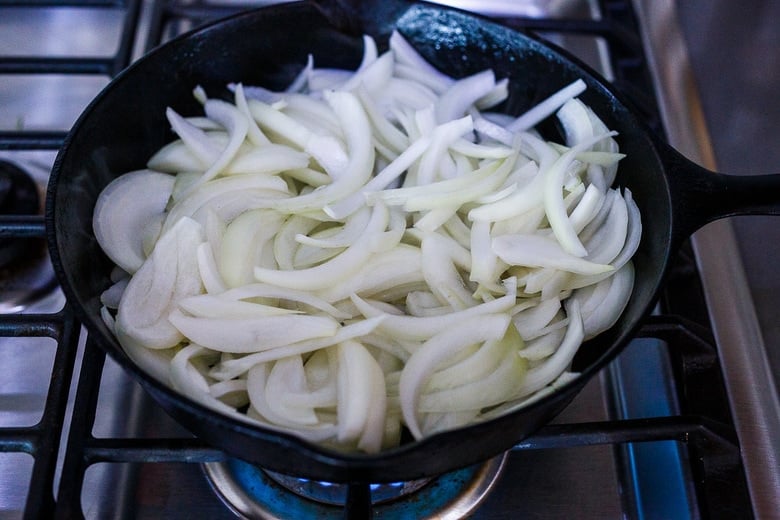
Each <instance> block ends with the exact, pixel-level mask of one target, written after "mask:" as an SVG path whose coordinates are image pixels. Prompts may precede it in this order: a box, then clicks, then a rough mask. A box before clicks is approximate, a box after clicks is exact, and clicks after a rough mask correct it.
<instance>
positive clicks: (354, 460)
mask: <svg viewBox="0 0 780 520" xmlns="http://www.w3.org/2000/svg"><path fill="white" fill-rule="evenodd" d="M300 5H306V4H305V3H302V2H293V3H290V4H279V5H275V6H271V7H259V8H257V9H252V10H248V11H244V12H240V13H237V14H234V15H231V16H229V17H226V18H221V19H219V20H214V21H212V22H209V23H207V24H205V25H203V26H201V27H199V28H196V29H194V30H191V31H189V32H187V33H184V34H181V35H179V36H177V37H175V38H173V39H171V40H169V41H168V42H166V43H164V44H162V45H161V46H159V47H157V48H155V49H154V50H152V51H151V52H150V53H148V54H147V55H145V56H143V57H141V58H139V59H138V60H136V61H135V62H134V63H133V64H131V65H130V66H129V67H127V68H126V69H124V70H123V71H121V72H120V73H119V74H117V76H116V77H115V78H113V79H112V80H111V81H110V82H109V84H108V85H107V86H106V87H105V88H104V89H103V90H102V91H101V92H100V93H99V94H98V95H97V96H96V97H95V99H93V101H92V102H90V104H89V105H88V106H87V107H86V108H85V110H84V111H83V112H82V114H81V115H80V116H79V118H78V119H77V121H76V123H75V124H74V125H73V127H72V129H71V130H70V131H69V132H68V134H67V136H66V138H65V141H64V142H63V146H62V147H61V149H60V151H59V153H58V154H57V158H56V160H55V163H54V167H53V169H52V175H51V178H50V181H49V186H48V188H47V194H46V209H45V222H46V235H47V241H48V244H49V251H50V254H51V257H52V263H53V265H54V268H55V272H56V274H57V277H58V279H59V281H60V284H61V287H62V289H63V291H64V292H65V295H66V298H67V304H66V305H67V306H69V307H70V308H72V309H73V310H74V312H75V314H76V316H77V317H78V319H79V321H80V322H81V323H82V324H83V325H84V326H85V327H86V328H87V329H88V331H89V335H90V336H91V337H92V340H93V342H94V343H95V344H97V345H98V346H99V347H100V348H101V350H103V351H104V352H106V353H108V354H109V355H110V356H111V357H112V359H114V361H116V362H117V363H119V364H120V365H121V366H122V367H123V369H125V370H127V371H128V372H129V373H130V374H131V375H132V376H133V378H134V379H135V380H136V381H138V382H139V383H140V384H141V385H142V386H143V387H144V388H145V389H146V390H147V391H148V392H149V393H151V394H152V395H153V396H154V397H155V399H156V400H157V401H158V402H160V401H161V400H162V401H164V403H161V404H163V407H164V408H165V409H166V411H167V412H168V413H169V414H171V415H174V416H176V419H177V420H178V421H179V422H181V423H183V424H185V426H187V428H188V429H191V427H190V423H189V421H188V420H182V418H181V417H180V414H181V413H186V414H191V415H192V416H196V417H197V418H198V420H199V421H203V422H204V423H208V424H210V425H211V426H212V427H216V428H221V429H227V430H229V431H231V432H234V433H236V434H239V435H246V436H248V437H249V438H251V439H253V440H257V441H262V442H264V443H270V444H271V445H279V446H280V447H285V448H287V449H289V448H294V449H295V450H296V451H297V452H298V453H299V454H301V455H302V456H305V457H308V458H310V459H313V460H315V461H316V462H317V463H318V464H324V465H326V466H330V467H333V468H334V470H335V471H337V472H339V473H343V472H344V471H350V472H358V473H360V472H365V473H368V474H371V475H375V474H376V471H377V470H378V471H383V469H382V468H384V469H385V470H386V468H385V466H386V464H387V463H397V461H398V460H401V461H403V460H404V457H407V456H409V454H410V453H411V454H413V453H415V452H425V451H426V450H429V449H432V448H435V446H436V445H437V444H439V443H441V442H442V441H443V440H444V441H446V440H447V439H448V438H451V437H455V436H458V437H460V436H462V437H464V438H467V437H471V436H478V435H480V433H484V432H486V431H487V430H495V429H501V427H502V426H509V425H512V426H514V425H515V423H516V422H517V417H518V416H519V415H523V414H527V413H528V411H530V410H535V411H537V412H540V413H541V412H542V411H543V410H547V411H548V413H543V414H541V415H550V416H551V417H548V418H547V419H544V420H542V421H541V422H540V423H539V424H537V425H536V426H534V427H533V428H532V429H531V430H532V431H535V430H536V429H538V428H539V427H540V426H543V425H544V424H546V423H547V421H548V420H549V419H550V418H552V416H554V415H557V413H559V412H560V410H561V409H563V407H565V406H566V405H567V404H568V402H569V401H570V400H571V399H573V398H574V397H575V396H576V395H577V394H578V393H579V391H580V390H581V388H582V387H583V386H584V385H585V384H586V383H587V382H588V381H590V379H591V378H592V377H593V376H594V375H595V374H596V373H597V372H599V371H600V370H601V369H602V368H604V366H605V365H606V364H607V363H609V362H610V361H611V360H612V359H614V357H616V356H617V355H618V354H619V353H620V352H621V351H622V349H623V348H624V347H625V346H626V345H627V343H628V342H629V341H630V340H631V339H632V338H633V337H635V335H636V331H637V330H638V328H639V327H640V326H641V324H642V320H641V319H637V320H636V321H635V322H634V323H633V325H632V326H631V327H630V328H629V329H628V330H625V331H624V332H623V333H622V334H620V336H619V338H618V340H617V341H612V342H611V346H608V347H606V348H604V349H603V352H602V353H601V354H600V355H599V356H598V357H597V358H596V361H595V362H591V363H589V364H588V365H587V366H586V367H585V369H584V370H582V371H581V372H580V375H579V376H578V377H577V378H576V379H574V380H573V381H570V382H567V383H565V384H564V385H561V386H560V387H558V388H557V389H556V390H555V391H554V392H551V393H550V394H549V395H547V396H545V397H543V398H541V399H539V400H538V401H536V402H534V403H533V404H531V405H528V406H527V407H524V408H523V409H521V410H519V411H515V412H511V413H509V414H507V415H504V416H501V417H498V418H495V419H491V420H489V421H485V422H481V423H477V424H473V425H469V426H466V427H461V428H458V429H456V430H451V431H445V432H440V433H437V434H434V435H431V436H430V437H427V438H425V439H423V440H420V441H413V442H408V443H406V444H403V445H401V446H399V447H397V448H392V449H387V450H383V451H381V452H380V453H377V454H363V453H351V452H341V451H338V450H334V449H332V448H327V447H324V446H320V445H318V444H315V443H312V442H309V441H305V440H303V439H300V438H298V437H296V436H295V435H293V434H289V433H285V432H276V431H273V430H271V429H268V428H265V427H263V426H260V425H257V426H254V425H251V424H245V423H242V422H241V421H239V420H236V419H232V418H230V417H227V416H223V415H222V414H219V413H218V412H215V411H213V410H211V409H209V408H207V407H205V406H203V405H200V404H198V403H197V402H194V401H192V400H191V399H190V398H189V397H187V396H186V395H183V394H180V393H178V392H177V391H176V390H174V389H173V388H171V387H169V386H168V385H166V384H165V383H162V382H161V381H158V380H157V379H155V378H154V377H153V376H151V375H150V374H148V373H147V372H145V371H144V370H142V369H141V368H140V367H139V366H138V365H136V364H135V363H134V362H133V361H132V360H131V359H130V358H129V357H128V356H127V355H126V354H125V353H124V351H123V350H122V349H121V346H119V345H118V342H116V340H115V339H114V338H112V337H110V336H109V337H106V334H105V332H104V331H103V330H102V329H103V328H104V326H103V324H102V321H101V320H100V317H99V316H95V315H94V314H93V313H91V312H88V311H87V310H86V308H85V306H83V305H81V304H80V301H81V298H79V296H78V291H76V290H75V289H74V288H73V287H72V285H71V283H70V279H69V276H68V272H67V271H68V270H67V269H66V268H65V263H64V261H63V258H62V256H61V255H60V245H62V246H63V247H64V246H65V245H64V243H63V244H61V242H64V239H62V237H60V232H59V230H60V229H61V228H60V227H59V226H58V225H57V224H56V221H57V217H56V215H57V202H58V193H59V186H60V184H61V183H60V179H61V176H62V171H63V167H64V164H65V163H66V162H67V159H68V155H69V153H70V150H71V149H72V147H73V142H74V141H76V140H77V139H78V135H79V131H80V129H81V128H82V126H83V125H85V124H86V122H87V121H88V120H89V119H90V117H91V116H92V114H93V113H94V112H96V111H97V110H99V108H100V105H101V103H102V102H103V100H104V99H105V98H106V97H108V96H110V95H111V93H112V91H113V90H114V89H116V88H117V85H120V84H121V83H122V82H124V81H129V80H128V79H127V78H128V77H129V78H130V79H132V76H131V75H132V74H134V71H136V70H137V69H139V68H141V67H144V66H145V64H147V63H149V62H151V61H152V60H156V59H159V57H160V56H163V55H164V53H165V52H171V49H173V48H174V46H176V45H186V44H187V42H193V41H194V40H196V39H197V38H199V37H205V36H206V33H207V32H208V31H212V30H219V29H220V28H223V30H224V27H228V26H229V25H230V24H231V23H237V22H239V21H241V20H250V19H253V18H254V17H257V16H262V15H263V13H265V12H267V11H268V10H269V9H275V10H282V9H288V8H289V9H292V8H297V7H298V6H300ZM419 6H422V7H424V8H426V9H433V10H435V11H436V12H439V13H451V12H460V13H462V14H464V15H465V16H467V17H469V18H474V19H478V20H481V21H483V22H487V23H488V24H492V25H494V26H496V27H500V28H501V30H506V31H510V32H511V33H513V34H515V35H519V37H521V38H525V39H527V40H528V41H529V42H531V43H532V44H533V45H537V46H540V47H541V48H542V49H544V51H545V52H548V53H550V54H551V55H553V56H556V58H557V59H559V60H560V61H561V62H563V63H565V64H567V65H570V66H573V67H574V68H576V69H579V70H581V71H582V72H584V73H585V79H586V81H587V83H588V85H589V87H591V86H593V85H597V86H598V87H599V89H600V90H602V91H603V92H604V94H602V95H607V96H608V97H609V98H610V99H611V100H613V101H614V102H617V104H618V105H619V106H620V108H621V109H622V110H623V111H624V112H625V113H626V114H629V115H630V116H631V118H632V119H633V121H632V123H633V124H636V125H637V126H638V127H639V133H641V134H644V135H646V136H647V138H648V140H649V141H651V142H652V143H653V144H654V146H655V148H654V150H653V151H654V152H655V154H656V155H659V150H658V144H657V143H658V142H659V140H658V138H657V136H655V135H654V134H653V132H652V131H651V130H650V129H649V128H647V127H646V125H644V122H643V121H642V120H641V119H640V118H639V117H638V116H637V114H636V111H635V109H634V108H633V106H632V104H630V103H629V102H627V100H625V99H624V98H623V96H622V95H621V94H620V93H619V92H617V91H616V90H614V87H613V86H612V85H611V84H610V83H609V82H608V81H607V80H605V79H604V78H603V77H601V75H600V74H599V73H597V72H596V71H594V70H593V69H592V68H590V67H589V66H588V65H587V64H585V63H583V62H582V61H581V60H579V59H578V58H576V57H575V56H573V55H571V54H570V53H569V52H567V51H566V50H564V49H561V48H559V47H558V46H556V45H555V44H553V43H551V42H548V41H546V40H545V39H544V38H541V37H539V36H536V35H534V34H529V33H527V32H525V31H521V30H518V29H515V28H508V27H505V26H501V25H500V24H498V23H497V22H495V21H492V20H490V19H488V18H485V17H483V16H480V15H475V14H474V13H467V12H465V11H460V10H458V9H452V8H446V7H443V6H439V5H434V4H427V3H425V2H414V3H409V10H411V9H412V8H416V7H419ZM407 12H408V11H407ZM658 162H659V164H662V160H661V159H658ZM661 177H662V178H664V180H666V178H665V175H662V176H661ZM665 188H666V191H667V192H669V188H668V183H667V186H665ZM668 242H669V241H668V240H667V247H666V251H667V255H666V258H664V259H663V269H661V272H660V273H659V276H658V278H657V281H656V282H655V290H654V291H653V293H654V296H653V297H652V298H650V299H649V300H648V302H646V303H645V305H644V307H645V310H644V311H643V312H642V313H641V314H642V315H643V316H646V315H647V314H648V312H649V309H650V308H651V307H652V305H653V303H654V301H655V299H656V296H655V295H656V294H657V291H658V287H659V286H660V283H661V281H662V280H663V279H664V278H665V273H666V270H667V268H668V263H669V261H668V255H669V251H670V250H671V244H669V243H668ZM114 343H116V346H115V345H113V344H114ZM117 346H118V347H119V348H117ZM171 405H173V406H174V407H175V408H176V410H174V411H172V410H170V409H169V407H170V406H171ZM187 419H188V418H187ZM528 435H529V433H527V432H526V433H523V434H518V435H516V436H513V438H514V440H513V443H515V442H518V441H520V440H521V439H523V438H525V437H527V436H528ZM198 436H199V437H204V436H202V435H200V434H198ZM204 438H205V437H204ZM282 445H283V446H282ZM505 448H506V449H508V448H511V445H510V444H508V445H507V446H505ZM220 449H226V448H225V447H224V446H220ZM226 451H228V450H227V449H226ZM433 451H435V450H433ZM482 458H484V457H482ZM461 466H462V464H461ZM271 469H277V468H271ZM451 469H456V467H452V468H451Z"/></svg>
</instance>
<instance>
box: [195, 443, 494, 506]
mask: <svg viewBox="0 0 780 520" xmlns="http://www.w3.org/2000/svg"><path fill="white" fill-rule="evenodd" d="M506 456H507V454H506V453H504V454H501V455H499V456H498V457H495V458H493V459H490V460H487V461H485V462H483V463H481V464H476V465H474V466H470V467H467V468H463V469H461V470H456V471H453V472H452V473H446V474H444V475H440V476H438V477H434V478H431V479H425V480H420V481H414V482H398V483H393V484H378V485H377V484H372V485H371V498H372V508H373V511H374V513H375V516H377V517H381V518H385V519H388V520H396V519H397V520H401V519H404V518H419V519H424V518H438V519H446V520H450V519H456V518H463V517H465V516H468V515H470V514H471V513H473V512H474V511H475V510H476V509H477V507H479V505H480V504H481V503H482V501H483V499H484V498H485V497H486V496H487V495H488V493H489V492H490V490H491V489H492V487H493V485H494V483H495V482H496V481H497V480H498V478H499V476H500V475H501V470H502V469H503V467H504V462H505V460H506ZM203 467H204V470H205V473H206V476H207V478H208V480H209V483H210V484H211V486H212V488H213V489H214V490H215V491H216V493H217V495H218V496H219V498H220V499H222V501H223V502H224V503H225V505H227V506H228V508H230V509H231V510H232V511H233V512H235V513H237V514H239V515H241V516H243V517H246V518H263V519H267V520H285V519H291V518H321V519H324V520H327V519H330V518H333V519H341V518H344V513H345V511H344V503H345V500H346V493H347V489H346V485H342V484H332V483H327V482H315V481H311V480H307V479H300V478H295V477H290V476H284V475H280V474H278V473H274V472H270V471H266V470H263V469H260V468H258V467H256V466H254V465H252V464H249V463H247V462H243V461H241V460H238V459H227V460H226V461H224V462H210V463H206V464H204V465H203Z"/></svg>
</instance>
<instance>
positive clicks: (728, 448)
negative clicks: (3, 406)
mask: <svg viewBox="0 0 780 520" xmlns="http://www.w3.org/2000/svg"><path fill="white" fill-rule="evenodd" d="M598 4H599V5H598V8H599V12H600V13H601V15H600V17H599V18H598V19H573V18H566V17H559V18H536V17H511V18H500V21H501V22H502V23H505V24H507V25H510V26H512V27H516V28H522V29H527V30H530V31H534V32H537V33H539V34H541V35H543V36H546V37H550V36H552V37H553V38H555V37H557V36H561V35H565V36H574V37H577V36H579V35H584V36H589V37H595V38H598V39H600V40H602V41H603V42H604V43H605V45H606V47H607V49H608V53H609V63H610V66H611V72H612V75H613V78H612V80H613V82H614V83H615V85H616V86H617V87H618V88H619V89H620V90H621V91H623V93H624V94H625V95H626V97H628V98H629V99H630V100H631V102H633V103H634V104H635V107H636V108H638V109H639V111H640V113H642V114H644V115H645V118H646V120H647V121H649V122H650V126H651V127H652V128H653V129H654V130H656V131H661V130H662V129H661V125H660V122H659V117H658V109H657V106H656V98H655V94H654V90H653V87H652V78H651V77H650V73H649V70H648V67H647V62H646V58H645V55H644V51H643V48H642V44H641V39H640V38H639V36H638V34H639V27H638V24H637V21H636V16H635V13H634V10H633V8H632V4H631V2H630V1H612V0H600V1H599V2H598ZM20 6H21V7H24V8H26V9H33V8H52V7H54V8H75V9H81V8H106V9H121V10H123V12H124V23H123V25H122V30H121V36H120V41H119V44H118V46H117V50H116V52H115V53H114V54H112V55H111V56H108V57H101V58H94V57H86V56H85V57H80V56H75V57H56V56H51V57H48V56H44V57H40V56H35V57H19V56H0V77H3V76H9V75H18V74H66V75H81V74H100V75H105V76H107V77H109V78H110V77H112V76H114V75H115V74H117V73H118V72H119V71H120V70H121V69H122V68H124V67H125V66H127V65H128V64H129V63H130V62H131V61H132V59H133V57H132V54H133V49H134V45H136V42H137V41H138V40H139V38H140V37H141V36H142V35H140V34H139V33H140V27H141V25H142V15H144V14H145V15H146V20H147V22H146V23H145V25H147V26H148V27H146V30H147V31H148V33H147V34H146V35H145V37H144V39H143V41H145V42H146V44H145V47H144V50H148V49H150V48H152V47H153V46H155V45H156V44H158V43H159V42H160V41H164V40H165V39H167V38H169V37H170V36H172V35H173V34H176V33H179V32H181V31H183V30H187V29H189V28H192V27H195V26H197V25H199V24H200V23H202V22H204V21H207V20H210V19H213V18H216V17H218V16H223V15H227V14H230V13H232V12H235V11H237V10H239V9H241V8H243V7H247V6H240V5H237V4H235V3H231V4H230V5H229V6H225V5H210V4H208V3H206V2H200V1H193V2H186V1H176V0H173V1H167V2H164V1H160V2H145V3H144V2H141V0H126V1H123V0H82V1H56V0H35V1H30V0H27V1H25V2H21V1H13V0H0V16H2V11H3V9H7V8H19V7H20ZM64 136H65V134H64V132H61V131H40V130H37V131H25V130H11V131H8V130H5V131H0V152H2V151H25V150H56V149H57V148H58V147H59V146H60V145H61V144H62V141H63V139H64ZM44 234H45V229H44V223H43V217H42V216H41V215H32V216H19V215H0V240H3V241H6V240H12V239H19V238H42V237H43V236H44ZM699 284H700V282H699V276H698V273H697V271H696V264H695V261H694V259H693V256H692V253H691V251H690V248H689V247H688V246H686V247H684V248H683V251H682V253H680V254H679V256H678V258H677V260H676V261H675V262H674V264H673V266H672V270H671V273H670V278H669V283H668V284H667V286H666V288H665V289H664V291H663V294H662V297H661V301H660V305H659V307H660V309H661V312H662V313H663V315H660V316H653V317H652V318H651V319H650V320H649V321H648V322H647V323H646V324H645V325H644V327H643V328H642V330H641V333H640V336H647V337H654V338H658V339H660V340H662V341H663V342H665V343H666V344H667V345H668V346H669V348H668V356H669V359H670V360H671V367H672V368H671V371H672V373H673V381H674V383H673V389H674V393H675V394H676V397H677V401H678V403H679V405H678V407H679V413H675V414H673V415H670V416H659V417H651V418H632V419H616V420H609V421H599V420H596V421H592V422H577V423H566V424H552V425H548V426H546V427H544V428H542V429H541V430H540V431H539V432H538V433H537V434H535V435H534V436H533V437H531V438H529V439H527V440H525V441H523V442H522V443H520V444H519V445H518V446H516V447H515V450H553V449H562V448H578V447H583V446H590V445H612V446H613V449H614V450H615V452H616V459H617V460H618V461H620V462H621V464H620V466H621V468H619V470H618V472H619V473H620V477H621V486H622V487H623V489H621V493H620V495H621V498H620V500H621V502H622V504H623V509H624V511H625V514H626V515H627V516H629V517H633V516H637V515H638V514H639V511H640V509H641V507H642V506H641V504H639V503H638V502H637V498H636V493H634V492H632V489H631V488H632V485H633V484H632V483H633V476H632V474H631V470H630V459H631V454H630V453H629V451H630V449H629V447H630V446H631V444H630V443H640V444H641V443H646V442H652V441H674V442H676V443H677V444H678V445H679V446H680V450H681V452H682V453H684V454H685V458H686V459H687V463H688V464H689V467H690V470H689V473H688V476H689V481H688V482H687V483H686V484H685V486H686V487H687V488H688V489H689V490H690V492H691V495H692V496H693V497H694V499H693V502H692V504H690V511H689V513H690V515H691V516H693V517H724V518H730V517H732V515H737V516H740V517H744V516H752V515H751V513H750V500H749V496H748V492H747V488H746V484H745V479H744V475H743V468H742V462H741V459H740V454H739V449H740V448H739V444H738V441H737V438H736V434H735V432H734V428H733V425H732V420H731V416H730V412H729V408H728V400H727V397H726V393H725V389H724V385H723V382H722V379H721V375H720V366H719V360H718V357H717V352H716V349H715V347H714V342H713V338H712V332H711V329H710V327H709V323H708V319H707V311H706V306H705V303H704V299H703V296H702V293H701V288H700V285H699ZM81 335H82V332H81V331H80V326H79V323H78V322H77V321H76V319H75V317H74V315H73V313H72V312H71V309H70V308H69V306H68V305H67V304H66V305H65V307H64V308H63V309H62V310H60V311H58V312H54V313H42V314H35V313H27V314H5V315H0V337H28V336H29V337H50V338H53V339H54V340H55V341H56V344H57V345H56V354H55V356H54V363H53V369H52V375H51V381H50V383H49V387H48V394H47V397H46V402H45V407H44V410H43V413H42V416H41V419H40V421H39V422H38V423H37V424H34V425H32V426H29V427H15V426H12V427H1V428H0V455H2V454H5V453H24V454H28V455H30V456H31V457H32V458H33V460H34V463H33V470H32V474H31V477H30V481H29V487H28V493H27V496H26V500H25V504H24V508H23V516H24V518H30V519H35V518H41V519H43V518H77V517H82V516H86V515H87V513H86V512H85V511H83V510H82V489H83V484H84V479H85V473H86V472H87V471H88V469H89V468H90V466H92V465H95V464H97V463H101V462H111V463H133V462H145V463H152V464H155V463H166V462H176V463H187V464H197V463H204V462H214V461H221V460H224V459H225V458H226V456H225V455H224V454H223V453H221V452H220V451H218V450H215V449H213V448H211V447H210V446H208V445H206V444H205V443H203V442H201V441H199V440H198V439H194V438H191V437H183V438H124V437H116V438H115V437H108V438H106V437H96V436H95V435H94V434H93V426H94V423H95V419H96V410H97V402H98V397H99V395H98V394H99V387H100V379H101V374H102V371H103V367H104V361H105V355H104V354H103V353H102V351H100V350H99V348H97V347H96V346H95V345H93V344H92V342H91V341H90V339H88V338H87V339H86V341H85V345H84V351H83V356H82V357H81V358H79V356H78V355H77V354H78V352H79V348H80V347H79V340H80V336H81ZM81 339H82V340H83V338H81ZM79 359H80V365H78V366H77V364H78V363H79V361H78V360H79ZM604 377H605V378H607V379H610V378H614V377H615V376H614V374H613V372H612V371H610V370H606V371H605V374H604ZM69 392H75V397H74V398H73V399H75V404H74V405H73V410H75V412H72V413H71V411H70V409H69V408H68V396H69ZM610 403H611V404H610V406H611V408H612V409H613V411H614V416H615V417H620V415H621V413H620V396H619V395H617V394H616V395H614V396H612V398H611V399H610ZM63 424H66V425H67V429H66V431H63V430H64V428H63ZM366 486H367V484H366V485H365V486H363V485H360V484H356V485H355V488H354V490H353V491H356V493H354V495H353V496H354V497H357V499H356V500H355V501H353V502H351V508H350V507H347V508H346V510H345V512H344V514H345V516H346V517H351V516H352V517H357V515H359V514H360V513H361V511H363V510H364V509H363V508H365V507H366V504H365V499H366V493H361V492H360V491H361V490H364V489H367V487H366Z"/></svg>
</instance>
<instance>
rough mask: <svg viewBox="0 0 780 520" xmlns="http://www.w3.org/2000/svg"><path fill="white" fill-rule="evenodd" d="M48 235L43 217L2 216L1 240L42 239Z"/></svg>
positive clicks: (0, 223)
mask: <svg viewBox="0 0 780 520" xmlns="http://www.w3.org/2000/svg"><path fill="white" fill-rule="evenodd" d="M45 235H46V224H45V222H44V221H43V216H41V215H32V216H26V215H25V216H20V215H2V216H0V238H11V237H15V238H36V237H38V238H42V237H44V236H45Z"/></svg>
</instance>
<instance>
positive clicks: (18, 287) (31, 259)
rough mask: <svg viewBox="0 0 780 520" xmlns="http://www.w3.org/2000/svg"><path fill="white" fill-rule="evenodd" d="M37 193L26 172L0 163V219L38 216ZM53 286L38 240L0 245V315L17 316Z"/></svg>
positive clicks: (46, 257)
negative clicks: (2, 217) (17, 313)
mask: <svg viewBox="0 0 780 520" xmlns="http://www.w3.org/2000/svg"><path fill="white" fill-rule="evenodd" d="M39 189H40V188H39V186H38V185H37V184H36V182H35V181H34V180H33V178H32V177H31V176H30V175H29V174H28V173H27V172H26V171H24V170H22V169H21V168H19V167H18V166H16V165H15V164H13V163H11V162H8V161H5V160H0V215H3V216H5V215H14V216H29V215H37V214H39V213H40V211H41V207H40V206H41V205H40V199H41V197H40V194H39ZM56 286H57V284H56V279H55V276H54V269H53V268H52V265H51V261H50V260H49V255H48V253H47V250H46V242H45V241H44V240H43V239H42V238H27V237H25V238H10V239H3V241H2V242H0V313H12V312H19V311H21V310H23V309H24V308H26V307H27V306H28V305H29V304H31V303H33V302H35V301H36V300H38V299H40V298H41V297H43V296H45V295H47V294H49V293H50V292H51V291H52V290H54V288H55V287H56Z"/></svg>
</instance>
